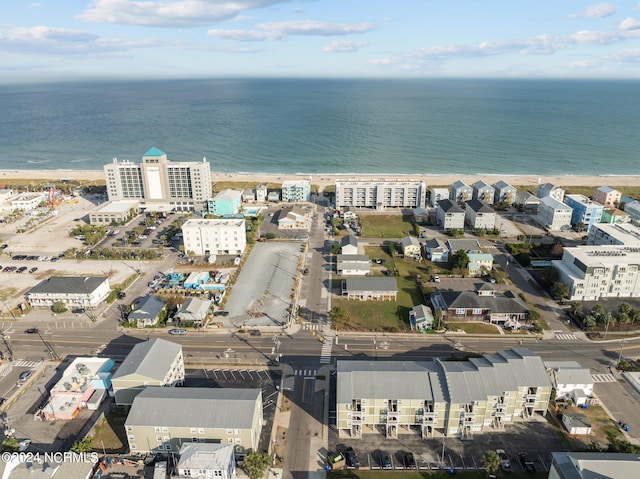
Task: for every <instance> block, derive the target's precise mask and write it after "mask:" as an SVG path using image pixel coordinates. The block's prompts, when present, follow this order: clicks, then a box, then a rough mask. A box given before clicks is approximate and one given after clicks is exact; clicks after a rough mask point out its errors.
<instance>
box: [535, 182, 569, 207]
mask: <svg viewBox="0 0 640 479" xmlns="http://www.w3.org/2000/svg"><path fill="white" fill-rule="evenodd" d="M547 196H550V197H551V198H553V199H554V200H556V201H559V202H561V203H562V201H564V190H563V189H562V188H560V187H559V186H556V185H554V184H553V183H543V184H541V185H539V186H538V198H545V197H547Z"/></svg>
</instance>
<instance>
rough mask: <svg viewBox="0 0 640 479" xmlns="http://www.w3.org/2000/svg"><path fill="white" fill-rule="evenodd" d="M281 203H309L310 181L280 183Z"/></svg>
mask: <svg viewBox="0 0 640 479" xmlns="http://www.w3.org/2000/svg"><path fill="white" fill-rule="evenodd" d="M282 201H283V202H284V203H302V202H306V201H311V181H309V180H287V181H284V182H283V183H282Z"/></svg>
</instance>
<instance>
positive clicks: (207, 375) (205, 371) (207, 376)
mask: <svg viewBox="0 0 640 479" xmlns="http://www.w3.org/2000/svg"><path fill="white" fill-rule="evenodd" d="M203 371H204V375H205V376H206V378H207V379H210V378H209V374H208V373H207V370H206V369H203Z"/></svg>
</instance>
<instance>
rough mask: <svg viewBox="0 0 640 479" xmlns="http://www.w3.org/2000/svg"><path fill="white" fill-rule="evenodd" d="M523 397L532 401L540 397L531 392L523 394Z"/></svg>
mask: <svg viewBox="0 0 640 479" xmlns="http://www.w3.org/2000/svg"><path fill="white" fill-rule="evenodd" d="M524 398H525V399H526V400H527V401H533V402H535V401H536V399H539V398H540V396H539V395H538V394H535V393H533V394H525V395H524Z"/></svg>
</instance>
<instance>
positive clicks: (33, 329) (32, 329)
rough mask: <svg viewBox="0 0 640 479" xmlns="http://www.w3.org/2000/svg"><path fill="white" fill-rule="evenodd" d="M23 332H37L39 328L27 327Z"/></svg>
mask: <svg viewBox="0 0 640 479" xmlns="http://www.w3.org/2000/svg"><path fill="white" fill-rule="evenodd" d="M24 332H25V333H26V334H38V333H39V332H40V330H39V329H38V328H29V329H25V330H24Z"/></svg>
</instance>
